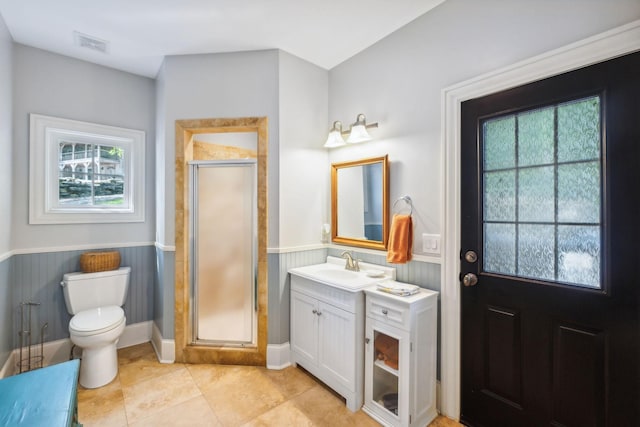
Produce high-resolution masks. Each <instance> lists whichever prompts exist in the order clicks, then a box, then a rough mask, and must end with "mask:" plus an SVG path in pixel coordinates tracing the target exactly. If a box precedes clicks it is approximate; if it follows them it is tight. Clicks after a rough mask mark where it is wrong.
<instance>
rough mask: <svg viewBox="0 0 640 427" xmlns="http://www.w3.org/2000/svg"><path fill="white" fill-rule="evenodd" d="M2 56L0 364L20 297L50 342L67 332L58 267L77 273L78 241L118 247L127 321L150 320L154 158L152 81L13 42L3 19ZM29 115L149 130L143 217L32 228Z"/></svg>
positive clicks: (13, 340)
mask: <svg viewBox="0 0 640 427" xmlns="http://www.w3.org/2000/svg"><path fill="white" fill-rule="evenodd" d="M11 53H12V54H11ZM0 57H2V58H1V59H2V61H0V86H2V87H4V88H5V89H6V88H7V87H9V88H11V89H12V90H5V91H3V93H8V94H12V95H13V98H11V96H7V97H5V96H3V97H2V98H1V100H0V149H2V151H3V152H4V153H7V155H6V156H0V178H1V181H0V182H2V184H3V185H4V186H6V188H8V189H11V190H10V191H6V192H2V195H1V196H0V260H1V261H0V320H1V321H2V322H1V324H2V325H3V328H2V330H1V331H0V365H1V364H3V363H4V362H5V361H6V358H7V356H8V354H9V353H10V351H11V350H13V349H14V348H15V346H17V344H18V336H17V330H18V328H19V325H20V317H19V314H20V310H19V307H20V302H22V301H28V300H33V301H36V302H39V303H41V306H39V307H37V308H36V309H35V310H34V320H33V325H34V328H35V327H38V328H39V327H40V325H42V324H43V323H44V322H47V323H48V325H49V326H48V328H47V329H46V334H45V340H46V341H51V340H57V339H60V338H64V337H68V336H69V334H68V321H69V318H70V316H69V315H68V314H67V312H66V308H65V306H64V300H63V298H62V290H61V288H60V286H59V283H60V280H61V279H62V274H63V273H66V272H71V271H78V270H79V268H78V267H79V266H78V259H79V256H80V253H82V252H83V251H84V250H80V248H83V247H86V248H92V249H94V248H98V247H115V248H118V249H119V250H120V252H121V254H122V265H130V266H131V267H132V276H131V283H130V288H129V294H128V297H127V302H126V305H125V313H126V316H127V323H128V324H132V323H138V322H143V321H147V320H152V319H153V301H154V278H155V275H154V274H153V271H154V270H155V251H154V248H153V246H152V245H151V244H152V242H153V241H154V233H155V220H154V219H155V216H154V212H155V200H154V199H155V194H154V193H155V189H154V184H153V183H154V182H155V180H154V175H155V164H154V155H153V154H154V151H153V150H152V149H151V147H153V141H154V139H155V136H154V134H155V129H154V120H155V117H154V109H155V82H154V80H152V79H148V78H145V77H140V76H135V75H133V74H129V73H124V72H121V71H116V70H113V69H109V68H106V67H101V66H98V65H94V64H89V63H86V62H83V61H78V60H75V59H71V58H68V57H64V56H61V55H57V54H53V53H49V52H45V51H42V50H38V49H34V48H31V47H27V46H22V45H19V44H13V43H12V42H11V41H10V38H9V36H8V34H7V33H6V28H5V27H4V23H3V22H2V23H1V25H0ZM7 102H8V105H7ZM29 113H40V114H47V115H52V116H56V117H63V118H69V119H74V120H82V121H92V122H95V123H101V124H107V125H113V126H121V127H129V128H133V129H140V130H143V131H145V132H146V137H147V141H146V149H145V154H146V156H147V157H146V165H145V171H146V174H145V179H144V182H145V187H146V188H145V189H144V191H145V196H146V197H145V202H146V217H145V221H144V222H140V223H127V224H67V225H29V224H28V217H29V215H28V197H29V191H28V183H29ZM7 135H8V136H7ZM5 162H6V164H5ZM9 239H10V240H9ZM123 245H124V247H123ZM76 248H77V249H76Z"/></svg>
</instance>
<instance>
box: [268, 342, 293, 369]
mask: <svg viewBox="0 0 640 427" xmlns="http://www.w3.org/2000/svg"><path fill="white" fill-rule="evenodd" d="M287 366H291V347H290V346H289V343H288V342H286V343H284V344H267V369H275V370H280V369H284V368H286V367H287Z"/></svg>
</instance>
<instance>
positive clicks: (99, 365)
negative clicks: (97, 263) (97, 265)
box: [60, 267, 131, 388]
mask: <svg viewBox="0 0 640 427" xmlns="http://www.w3.org/2000/svg"><path fill="white" fill-rule="evenodd" d="M130 272H131V267H120V268H119V269H117V270H111V271H101V272H98V273H67V274H65V275H64V276H63V279H62V282H61V283H60V285H61V286H62V290H63V293H64V302H65V303H66V305H67V311H68V312H69V314H71V315H73V317H72V318H71V320H70V321H69V334H70V337H71V342H72V343H74V344H75V345H77V346H78V347H80V348H82V362H81V363H80V385H82V386H83V387H85V388H98V387H102V386H103V385H106V384H109V383H110V382H111V381H112V380H113V379H114V378H115V377H116V375H117V374H118V354H117V351H116V344H117V343H118V339H119V338H120V336H121V335H122V332H123V331H124V327H125V324H126V321H127V319H126V318H125V316H124V310H123V309H122V306H123V305H124V302H125V300H126V299H127V289H128V287H129V274H130Z"/></svg>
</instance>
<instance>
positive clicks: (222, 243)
mask: <svg viewBox="0 0 640 427" xmlns="http://www.w3.org/2000/svg"><path fill="white" fill-rule="evenodd" d="M191 178H192V188H193V191H192V211H191V215H192V221H191V224H192V225H193V227H192V236H191V237H192V239H191V241H192V250H193V258H192V259H193V263H194V265H193V266H192V272H193V276H194V277H193V278H192V283H193V287H194V289H193V293H192V295H193V298H194V301H192V302H191V308H192V319H193V324H192V326H193V327H192V341H193V343H195V344H199V345H214V346H240V347H245V346H254V345H255V344H256V316H255V308H256V304H255V301H256V298H255V297H256V289H255V285H256V267H257V266H256V246H257V245H256V242H257V235H256V231H257V227H256V223H257V222H256V221H257V219H256V213H257V207H256V187H257V179H256V162H255V161H254V160H249V161H245V160H242V161H238V160H234V161H220V162H217V161H216V162H211V161H207V162H193V163H192V174H191Z"/></svg>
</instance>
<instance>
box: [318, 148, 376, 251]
mask: <svg viewBox="0 0 640 427" xmlns="http://www.w3.org/2000/svg"><path fill="white" fill-rule="evenodd" d="M388 239H389V163H388V156H387V155H385V156H382V157H372V158H369V159H362V160H354V161H349V162H341V163H332V164H331V240H332V241H333V242H334V243H340V244H344V245H349V246H358V247H361V248H369V249H382V250H386V249H387V242H388Z"/></svg>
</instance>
